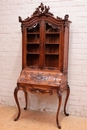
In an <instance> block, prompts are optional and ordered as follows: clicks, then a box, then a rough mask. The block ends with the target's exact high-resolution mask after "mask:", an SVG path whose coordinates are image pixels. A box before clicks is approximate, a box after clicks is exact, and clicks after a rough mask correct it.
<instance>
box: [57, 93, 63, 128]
mask: <svg viewBox="0 0 87 130" xmlns="http://www.w3.org/2000/svg"><path fill="white" fill-rule="evenodd" d="M57 94H58V99H59V106H58V110H57V114H56V123H57V127H58V128H59V129H61V126H60V125H59V120H58V116H59V110H60V106H61V101H62V96H61V93H60V91H58V92H57Z"/></svg>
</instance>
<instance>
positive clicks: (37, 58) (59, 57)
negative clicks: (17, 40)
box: [19, 3, 70, 71]
mask: <svg viewBox="0 0 87 130" xmlns="http://www.w3.org/2000/svg"><path fill="white" fill-rule="evenodd" d="M49 9H50V7H49V6H48V7H47V6H44V5H43V3H41V4H40V6H38V7H37V8H36V10H35V11H34V13H33V14H32V15H31V17H30V18H29V17H28V18H26V19H25V20H22V18H21V17H19V22H21V27H22V68H25V67H26V66H28V67H30V68H39V69H41V70H42V69H47V70H61V71H64V70H65V69H67V63H68V60H67V58H68V53H67V52H68V42H69V41H68V40H69V37H68V33H69V23H70V21H68V15H65V17H64V19H62V18H59V17H57V18H55V17H54V16H53V14H52V13H51V12H49Z"/></svg>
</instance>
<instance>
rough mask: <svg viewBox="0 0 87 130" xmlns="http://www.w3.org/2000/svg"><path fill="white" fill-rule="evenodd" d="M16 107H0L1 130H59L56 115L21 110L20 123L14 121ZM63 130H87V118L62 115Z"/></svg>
mask: <svg viewBox="0 0 87 130" xmlns="http://www.w3.org/2000/svg"><path fill="white" fill-rule="evenodd" d="M16 114H17V108H16V107H9V106H3V105H0V130H58V128H57V126H56V121H55V116H56V113H47V112H40V111H30V110H26V111H25V110H23V109H22V110H21V116H20V118H19V120H18V121H14V118H15V117H16ZM60 124H61V126H62V128H61V130H87V118H83V117H74V116H69V117H66V116H64V115H60Z"/></svg>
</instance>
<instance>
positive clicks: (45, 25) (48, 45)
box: [14, 3, 70, 128]
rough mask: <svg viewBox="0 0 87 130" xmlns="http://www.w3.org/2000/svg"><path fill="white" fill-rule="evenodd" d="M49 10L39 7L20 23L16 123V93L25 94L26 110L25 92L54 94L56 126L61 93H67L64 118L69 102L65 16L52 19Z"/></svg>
mask: <svg viewBox="0 0 87 130" xmlns="http://www.w3.org/2000/svg"><path fill="white" fill-rule="evenodd" d="M49 9H50V8H49V6H48V7H47V6H44V4H43V3H41V4H40V6H38V7H37V8H36V10H35V12H34V13H33V14H32V16H31V17H30V18H29V17H28V18H26V19H25V20H22V18H21V17H19V22H21V29H22V71H21V73H20V76H19V78H18V80H17V87H16V88H15V90H14V98H15V101H16V104H17V107H18V115H17V117H16V118H15V119H14V120H15V121H16V120H18V118H19V116H20V113H21V110H20V105H19V101H18V97H17V94H18V91H19V90H22V91H23V92H24V94H25V108H24V109H25V110H26V109H27V101H28V100H27V92H31V93H37V92H38V93H41V94H50V95H52V94H54V93H56V94H57V96H58V99H59V105H58V110H57V114H56V123H57V126H58V128H61V126H60V124H59V119H58V115H59V110H60V106H61V101H62V92H63V91H65V90H66V92H67V94H66V99H65V104H64V114H65V115H66V116H68V115H69V114H68V113H66V104H67V101H68V97H69V93H70V88H69V85H68V83H67V74H68V71H67V70H68V47H69V24H70V21H69V20H68V17H69V16H68V15H65V17H64V19H62V18H59V17H57V18H55V17H54V15H53V14H52V13H50V12H49Z"/></svg>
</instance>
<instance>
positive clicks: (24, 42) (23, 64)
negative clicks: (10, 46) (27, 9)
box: [22, 28, 26, 69]
mask: <svg viewBox="0 0 87 130" xmlns="http://www.w3.org/2000/svg"><path fill="white" fill-rule="evenodd" d="M25 67H26V28H23V31H22V69H24V68H25Z"/></svg>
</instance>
